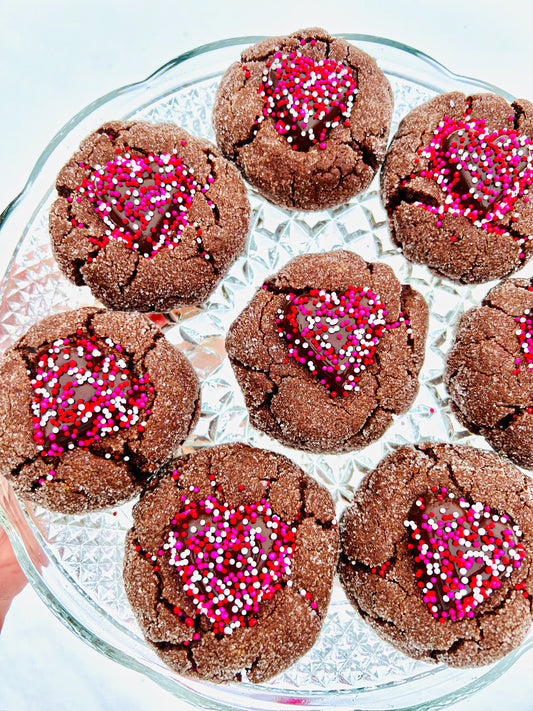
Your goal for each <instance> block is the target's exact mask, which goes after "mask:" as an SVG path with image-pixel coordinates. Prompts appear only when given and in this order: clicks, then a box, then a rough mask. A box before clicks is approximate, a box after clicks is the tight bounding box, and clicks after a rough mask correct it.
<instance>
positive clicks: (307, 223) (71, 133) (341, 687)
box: [0, 35, 533, 711]
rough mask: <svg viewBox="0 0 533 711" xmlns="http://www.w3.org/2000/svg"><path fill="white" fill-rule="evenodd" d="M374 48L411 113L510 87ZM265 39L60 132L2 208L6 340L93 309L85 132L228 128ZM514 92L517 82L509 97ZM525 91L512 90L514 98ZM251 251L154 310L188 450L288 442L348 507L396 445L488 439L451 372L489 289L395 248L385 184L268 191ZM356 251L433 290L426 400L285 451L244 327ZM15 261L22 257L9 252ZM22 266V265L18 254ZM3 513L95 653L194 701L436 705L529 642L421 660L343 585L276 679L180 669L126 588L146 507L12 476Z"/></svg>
mask: <svg viewBox="0 0 533 711" xmlns="http://www.w3.org/2000/svg"><path fill="white" fill-rule="evenodd" d="M345 36H346V38H347V39H349V40H353V41H354V42H355V43H356V44H357V45H358V46H360V47H361V48H362V49H364V50H365V51H367V52H368V53H369V54H371V55H372V56H373V57H375V58H376V59H377V61H378V63H379V65H380V66H381V67H382V69H383V70H384V71H385V72H386V74H387V76H388V77H389V79H390V82H391V84H392V87H393V90H394V95H395V112H394V121H393V127H392V130H393V132H394V131H395V129H396V126H397V124H398V121H399V119H400V118H401V117H402V116H404V115H405V114H406V113H407V112H408V111H409V110H410V109H412V108H413V107H414V106H416V105H418V104H420V103H422V102H423V101H426V100H427V99H429V98H430V97H431V96H433V95H434V94H436V93H439V92H444V91H450V90H452V89H459V90H462V91H464V92H476V91H498V90H496V89H495V87H492V86H490V85H488V84H484V83H482V82H479V81H475V80H472V79H467V78H465V77H460V76H457V75H454V74H452V73H450V72H449V71H447V70H446V69H444V68H443V67H442V66H441V65H440V64H438V63H437V62H435V61H434V60H432V59H431V58H429V57H427V56H426V55H424V54H422V53H420V52H418V51H416V50H414V49H412V48H410V47H406V46H404V45H400V44H397V43H395V42H392V41H390V40H384V39H380V38H377V37H370V36H367V35H345ZM259 39H261V38H260V37H242V38H238V39H230V40H225V41H221V42H216V43H214V44H210V45H205V46H204V47H200V48H198V49H195V50H193V51H191V52H188V53H186V54H184V55H182V56H181V57H178V58H177V59H174V60H172V61H170V62H169V63H168V64H166V65H165V66H164V67H162V68H161V69H160V70H158V71H157V72H156V73H155V74H153V75H152V76H150V77H149V78H148V79H146V80H145V81H142V82H140V83H138V84H132V85H131V86H127V87H124V88H121V89H118V90H117V91H114V92H111V93H110V94H108V95H106V96H104V97H102V98H101V99H99V100H98V101H95V102H94V103H93V104H91V105H90V106H88V107H87V108H86V109H84V110H83V111H81V112H80V113H79V114H78V115H77V116H75V117H74V118H73V119H72V120H71V121H70V122H69V123H68V124H66V126H65V127H64V128H63V129H62V130H61V131H60V133H59V134H58V135H57V136H56V137H55V138H54V139H53V140H52V142H51V143H50V145H49V146H48V148H47V149H46V150H45V152H44V153H43V155H42V156H41V158H40V159H39V161H38V162H37V165H36V166H35V168H34V169H33V171H32V173H31V175H30V178H29V180H28V183H27V185H26V187H25V189H24V191H23V193H22V194H21V195H20V196H19V197H18V198H17V199H16V200H15V201H14V202H13V203H12V204H11V205H10V206H9V207H8V208H7V209H6V210H5V211H4V213H3V215H2V216H1V218H0V223H1V240H2V245H3V254H4V255H5V260H4V263H3V269H4V272H3V278H2V281H1V282H0V348H2V349H4V348H6V347H7V346H8V345H10V344H11V343H12V342H13V341H14V340H15V339H16V338H17V337H18V336H19V335H21V334H22V332H23V331H25V330H26V329H27V328H28V327H29V326H30V325H31V324H32V323H34V322H35V321H36V320H38V319H40V318H42V317H44V316H45V315H47V314H49V313H51V312H56V311H61V310H64V309H65V308H67V307H77V306H81V305H84V304H90V303H93V299H92V297H91V294H90V293H89V291H88V290H87V289H86V288H84V289H79V288H77V287H74V286H72V285H71V284H69V283H68V282H67V281H66V279H65V278H64V277H63V276H62V275H61V273H60V272H59V270H58V268H57V267H56V265H55V262H54V259H53V257H52V254H51V250H50V246H49V240H48V229H47V222H48V210H49V207H50V205H51V203H52V201H53V200H54V197H55V191H54V181H55V176H56V174H57V172H58V171H59V169H60V168H61V166H62V165H63V164H64V163H65V162H66V161H67V160H68V158H69V157H70V155H71V154H72V153H73V152H74V151H75V150H76V148H77V146H78V144H79V143H80V141H81V139H82V138H84V137H85V136H86V135H87V134H88V133H90V132H91V131H92V130H94V129H96V128H97V127H98V126H100V125H101V124H102V123H103V122H104V121H106V120H109V119H126V118H136V119H147V120H150V121H174V122H176V123H179V124H180V125H182V126H183V127H184V128H186V129H188V130H189V131H191V132H193V133H195V134H199V135H202V136H206V137H208V138H211V139H212V138H213V133H212V129H211V121H210V118H211V107H212V103H213V99H214V94H215V90H216V87H217V84H218V81H219V78H220V75H221V74H222V72H223V71H224V70H225V68H226V67H227V66H228V65H229V64H230V63H231V62H233V61H235V60H236V59H237V58H238V57H239V53H240V52H241V50H242V49H244V48H245V47H247V46H249V45H250V44H252V43H254V42H255V41H257V40H259ZM499 93H501V94H503V95H504V96H505V92H503V91H501V90H500V91H499ZM507 98H510V97H507ZM250 198H251V203H252V208H253V226H252V231H251V235H250V241H249V246H248V251H247V253H246V255H245V256H243V257H242V258H240V259H239V260H238V261H237V262H236V264H235V265H234V266H233V268H232V269H231V270H230V272H229V274H228V276H227V277H226V278H225V279H224V280H223V282H222V283H221V284H220V285H219V287H218V289H217V290H216V291H215V293H214V294H213V296H212V297H211V298H210V299H209V301H208V303H207V304H206V305H205V306H204V307H203V308H201V309H198V308H188V309H182V310H180V311H174V312H172V313H170V314H165V315H160V316H158V317H154V318H155V320H156V321H157V322H158V324H159V325H161V326H162V327H163V329H164V331H165V334H166V336H167V338H168V339H169V340H170V341H171V342H172V343H174V344H175V345H176V346H177V347H178V348H180V349H181V350H182V351H183V352H184V353H185V354H186V355H187V356H188V357H189V359H190V360H191V362H192V364H193V365H194V367H195V368H196V370H197V372H198V374H199V376H200V378H201V380H202V414H201V418H200V422H199V424H198V426H197V427H196V429H195V431H194V433H193V435H192V437H191V438H190V439H189V440H188V441H187V443H186V445H185V446H184V450H185V451H191V449H192V448H197V447H203V446H206V445H211V444H218V443H222V442H230V441H236V440H241V441H245V442H249V443H250V444H254V445H257V446H260V447H266V448H267V449H272V450H275V451H278V452H283V453H285V454H287V455H288V456H289V457H291V458H292V459H294V460H295V461H296V462H298V464H300V465H301V466H302V467H303V468H304V469H305V470H306V471H307V472H309V473H310V474H311V475H312V476H314V477H316V478H317V479H318V480H319V481H321V482H323V483H324V484H325V485H326V486H327V488H328V489H329V491H330V492H331V494H332V495H333V497H334V498H335V501H336V503H337V507H338V512H339V513H340V512H341V511H342V509H343V508H344V506H345V505H346V502H347V501H349V500H350V499H351V497H352V494H353V492H354V490H355V488H356V487H357V485H358V482H359V481H360V479H361V477H362V476H363V475H364V474H365V473H366V472H368V471H370V470H371V469H373V468H374V467H375V466H376V464H377V463H378V462H379V460H380V459H381V458H382V457H383V456H384V455H385V454H387V453H388V452H390V451H391V450H392V449H394V448H395V447H397V446H399V445H401V444H404V443H408V442H418V441H419V440H421V439H424V438H430V437H433V438H439V439H444V440H447V441H450V442H470V443H473V444H476V445H478V446H481V447H487V445H486V444H485V442H484V440H482V439H480V438H478V437H475V436H473V435H470V434H469V433H468V432H466V431H465V430H463V429H462V428H461V427H460V426H459V425H458V423H457V422H456V420H455V419H454V418H453V416H452V414H451V412H450V409H449V407H448V406H447V404H446V394H445V391H444V387H443V382H442V371H443V362H444V360H443V359H444V356H445V353H446V351H447V349H448V347H449V344H450V339H451V334H452V332H453V325H454V323H455V321H456V319H457V318H458V316H459V315H460V314H461V313H463V311H464V310H465V309H467V308H469V307H470V306H471V305H473V304H477V303H478V302H479V300H480V298H482V296H483V295H484V294H485V293H486V291H487V289H488V288H489V287H490V285H484V286H480V287H474V288H471V287H461V286H455V285H453V284H450V283H447V282H444V281H442V280H440V279H438V278H436V277H434V276H432V275H431V274H430V273H429V272H428V271H427V270H426V269H425V268H424V267H418V266H413V265H411V264H409V263H408V262H406V261H405V259H404V258H403V257H402V256H401V254H400V253H399V251H398V250H397V249H396V248H394V247H393V245H392V243H391V240H390V237H389V234H388V231H387V226H386V218H385V213H384V211H383V208H382V207H381V204H380V201H379V194H378V183H377V180H376V181H374V182H373V183H372V185H371V186H370V188H369V189H368V190H367V191H366V192H365V193H363V194H362V195H360V196H359V197H358V198H355V199H353V200H352V201H351V202H350V203H349V204H348V205H344V206H342V207H339V208H335V209H333V210H330V211H328V212H314V213H310V214H305V213H301V212H291V211H287V210H283V209H279V208H277V207H274V206H273V205H270V204H269V203H267V202H265V201H264V200H262V199H261V198H260V197H259V196H258V195H257V194H255V193H254V192H253V191H252V192H251V194H250ZM340 247H345V248H347V249H350V250H353V251H355V252H357V253H358V254H360V255H361V256H362V257H364V258H365V259H367V260H380V261H382V262H386V263H387V264H389V265H390V266H391V267H393V268H394V270H395V272H396V274H397V276H398V278H399V279H400V280H401V281H402V282H406V283H409V284H411V285H412V286H413V287H415V288H416V289H418V290H419V291H421V292H422V294H423V295H424V297H425V298H426V300H427V302H428V304H429V308H430V311H431V319H430V330H429V337H428V342H427V349H426V361H425V364H424V368H423V371H422V373H421V387H420V392H419V394H418V397H417V399H416V401H415V403H414V405H413V406H412V408H411V410H410V411H409V412H408V413H407V414H405V415H404V416H402V417H396V418H395V420H394V424H393V425H392V427H391V428H390V429H389V430H388V431H387V433H386V434H385V436H383V437H382V438H381V439H380V440H379V441H378V442H376V443H374V444H372V445H371V446H369V447H366V448H365V449H363V450H362V451H360V452H353V453H350V454H345V455H327V456H323V455H322V456H318V455H311V454H306V453H302V452H298V451H296V450H291V449H287V448H284V447H282V446H281V445H280V444H278V443H277V442H276V441H274V440H272V439H270V438H269V437H267V436H266V435H263V434H260V433H258V432H256V431H254V430H253V429H252V428H251V427H250V426H249V423H248V416H247V412H246V409H245V407H244V403H243V398H242V395H241V392H240V389H239V388H238V386H237V384H236V382H235V379H234V377H233V373H232V370H231V367H230V365H229V362H228V360H227V359H226V358H225V353H224V335H225V333H226V331H227V328H228V326H229V324H230V323H231V322H232V320H233V319H234V318H235V316H236V315H237V314H238V313H239V311H240V310H241V309H242V307H243V305H244V304H245V303H246V302H247V301H248V300H249V299H250V298H251V296H252V294H253V293H254V291H255V289H256V288H257V287H258V286H259V285H260V284H261V283H262V281H263V279H264V277H265V276H266V275H268V274H271V273H272V272H274V271H276V270H278V269H279V268H280V267H281V266H282V265H283V264H285V263H286V262H287V261H288V260H289V259H290V258H292V257H293V256H295V255H297V254H302V253H307V252H314V251H328V250H331V249H336V248H340ZM9 260H10V261H9ZM8 262H9V263H8ZM0 479H1V480H2V481H1V482H0V523H1V524H2V525H3V526H5V528H6V529H7V532H8V534H9V536H10V538H11V541H12V543H13V547H14V549H15V552H16V554H17V557H18V559H19V561H20V563H21V565H22V567H23V569H24V571H25V573H26V574H27V576H28V578H29V580H30V582H31V583H32V585H33V586H34V587H35V589H36V590H37V592H38V593H39V595H40V596H41V597H42V598H43V599H44V600H45V601H46V603H47V604H48V606H49V607H50V609H51V610H52V611H53V612H54V613H55V614H56V615H57V616H58V617H59V618H60V619H61V620H62V621H63V622H64V623H65V624H66V625H67V626H68V627H70V628H71V629H72V630H73V631H74V632H76V634H78V635H79V636H80V637H82V638H83V639H85V640H86V641H87V642H88V643H89V644H90V645H91V646H92V647H94V648H96V649H98V650H100V651H101V652H103V653H104V654H105V655H107V656H108V657H110V658H112V659H115V660H116V661H119V662H121V663H122V664H124V665H125V666H128V667H130V668H132V669H136V670H138V671H140V672H142V673H144V674H146V675H147V676H149V677H150V678H152V679H154V680H155V681H157V682H158V683H159V684H161V686H163V687H164V688H166V689H168V690H169V691H171V692H173V693H174V694H176V696H179V697H181V698H183V699H184V700H186V701H188V702H190V703H192V704H194V705H197V706H201V707H205V708H212V709H248V708H250V707H253V708H254V709H258V710H264V711H267V710H270V711H276V710H281V709H288V708H289V707H293V706H294V705H305V707H306V708H307V709H325V708H327V709H332V708H336V709H415V708H416V709H419V708H420V709H421V708H424V709H429V708H438V707H442V706H445V705H447V704H448V703H451V702H452V701H454V700H457V699H458V698H461V697H464V696H467V695H469V694H471V693H473V692H474V691H476V690H477V689H480V688H482V687H483V686H485V685H486V684H488V683H489V682H490V681H492V680H493V679H495V678H497V677H498V676H500V675H501V674H502V672H503V671H504V670H505V669H507V668H508V667H509V666H510V665H511V664H512V663H513V662H514V661H515V660H516V659H517V658H518V657H519V656H520V655H521V654H522V653H523V652H524V651H525V650H526V649H528V648H529V647H531V646H532V645H533V639H532V637H531V636H530V637H529V638H528V640H527V641H526V642H525V643H524V644H523V645H522V647H521V648H520V649H518V650H516V651H515V652H513V653H512V654H510V655H508V656H507V657H506V658H505V659H504V660H502V661H500V662H499V663H498V664H495V665H493V666H491V667H485V668H483V669H477V670H462V671H461V670H457V669H448V668H446V667H444V666H442V665H441V666H430V665H427V664H424V663H420V662H415V661H413V660H411V659H409V658H408V657H406V656H404V655H403V654H401V653H400V652H398V651H396V650H395V649H394V648H393V647H391V646H390V645H388V644H387V643H385V642H383V641H382V640H380V639H379V638H378V637H377V636H376V635H375V634H374V633H373V632H372V631H371V630H370V629H369V628H368V627H367V626H366V625H365V624H363V623H362V621H361V620H360V619H359V617H358V616H357V615H356V614H355V612H354V611H353V610H352V608H351V607H350V605H349V604H348V602H347V601H346V598H345V597H344V594H343V592H342V590H341V588H340V585H339V583H338V582H336V583H335V588H334V592H333V598H332V602H331V606H330V610H329V613H328V616H327V619H326V621H325V624H324V627H323V630H322V633H321V635H320V638H319V639H318V641H317V643H316V645H315V646H314V647H313V649H312V650H311V651H310V652H309V653H308V654H307V655H305V657H303V658H302V659H301V660H300V661H299V662H298V663H297V664H295V665H294V666H293V667H291V668H290V669H289V670H288V671H286V672H285V673H283V674H281V675H279V676H278V677H276V678H275V679H273V680H272V681H271V682H270V683H267V684H264V685H260V686H254V685H252V684H248V683H243V684H240V685H228V686H223V687H220V686H215V685H212V684H209V683H204V682H199V681H196V680H193V679H189V678H184V677H179V676H177V675H176V674H174V673H172V672H171V671H170V670H168V669H167V668H166V667H165V666H164V665H163V664H162V663H160V662H159V660H158V658H157V657H156V656H155V654H154V653H153V652H152V651H151V650H150V649H149V648H148V647H147V646H146V644H145V643H144V641H143V639H142V636H141V634H140V632H139V629H138V627H137V625H136V623H135V621H134V618H133V615H132V612H131V610H130V607H129V605H128V603H127V600H126V597H125V593H124V588H123V584H122V554H123V543H124V536H125V532H126V531H127V529H128V528H129V526H130V522H131V504H129V505H126V506H123V507H121V508H120V509H118V510H116V511H106V512H103V513H95V514H89V515H86V516H61V515H58V514H53V513H49V512H47V511H44V510H42V509H36V510H32V509H31V508H30V507H28V506H24V504H23V503H22V502H18V501H17V500H16V498H15V497H14V495H13V492H12V491H11V490H10V488H9V487H8V485H7V482H6V481H5V480H4V479H3V477H0Z"/></svg>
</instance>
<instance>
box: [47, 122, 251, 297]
mask: <svg viewBox="0 0 533 711" xmlns="http://www.w3.org/2000/svg"><path fill="white" fill-rule="evenodd" d="M56 187H57V192H58V193H59V198H58V199H57V200H56V202H55V203H54V204H53V206H52V210H51V212H50V234H51V237H52V247H53V250H54V255H55V257H56V259H57V262H58V264H59V266H60V268H61V270H62V271H63V272H64V274H65V275H66V276H67V277H68V278H69V279H70V280H71V281H72V282H74V283H75V284H77V285H78V286H83V285H84V284H86V285H87V286H88V287H89V288H90V289H91V291H92V293H93V294H94V296H95V297H96V298H97V299H100V301H101V302H102V303H103V304H105V305H106V306H108V307H109V308H112V309H119V310H120V309H123V310H127V311H134V310H135V311H169V310H170V309H173V308H175V307H178V306H183V305H188V304H189V305H190V304H200V303H202V302H203V301H205V299H206V298H207V297H208V296H209V294H211V292H212V291H213V290H214V288H215V287H216V285H217V284H218V282H219V281H220V279H221V278H222V277H223V276H224V275H225V274H226V272H227V271H228V269H229V268H230V266H231V265H232V264H233V262H234V261H235V259H236V258H237V257H238V256H239V255H240V254H241V253H242V252H243V251H244V248H245V245H246V238H247V235H248V229H249V216H250V207H249V204H248V199H247V197H246V189H245V187H244V183H243V181H242V179H241V177H240V175H239V173H238V171H237V170H236V169H235V166H233V165H232V164H231V163H228V161H226V160H225V159H224V158H223V157H222V156H221V154H220V151H218V150H217V149H216V148H215V147H214V146H213V145H212V144H211V143H208V141H205V140H204V139H203V138H197V137H195V136H191V135H189V134H188V133H186V131H184V130H183V129H181V128H178V127H177V126H175V125H174V124H170V123H162V124H151V123H146V122H142V121H112V122H110V123H106V124H104V125H103V126H102V127H101V128H99V129H98V131H95V132H94V133H92V134H91V135H90V136H88V137H87V138H86V139H85V140H84V141H83V142H82V144H81V146H80V149H79V151H78V152H77V153H75V154H74V155H73V156H72V158H71V159H70V161H69V162H68V163H67V164H66V166H65V167H64V168H63V169H62V170H61V172H60V173H59V176H58V178H57V183H56Z"/></svg>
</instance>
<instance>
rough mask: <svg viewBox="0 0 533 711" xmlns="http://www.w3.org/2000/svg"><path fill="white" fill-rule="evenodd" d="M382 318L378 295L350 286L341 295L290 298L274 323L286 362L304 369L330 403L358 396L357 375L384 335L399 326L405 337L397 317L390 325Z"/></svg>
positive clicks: (383, 309)
mask: <svg viewBox="0 0 533 711" xmlns="http://www.w3.org/2000/svg"><path fill="white" fill-rule="evenodd" d="M386 317H387V309H386V306H385V305H384V304H383V303H381V301H380V298H379V296H378V295H377V294H375V293H374V292H372V291H371V290H370V289H369V288H367V287H364V288H356V287H353V286H351V287H349V288H348V289H347V291H345V292H344V293H337V292H335V291H331V292H330V291H326V290H324V289H311V290H310V291H309V292H308V293H305V294H302V295H300V296H298V295H296V294H293V293H289V294H287V295H286V302H285V305H284V307H283V308H280V309H278V312H277V318H276V323H277V324H278V328H277V330H278V334H279V337H280V338H283V339H285V340H286V341H287V345H288V348H289V357H290V358H295V359H296V360H297V361H298V362H299V363H302V365H305V366H306V367H307V369H308V370H309V371H310V372H311V373H313V375H315V376H316V377H317V378H318V379H319V381H320V383H321V384H322V385H324V386H325V387H326V388H328V389H329V392H330V395H331V397H337V396H338V395H342V396H344V397H347V396H348V394H349V393H350V392H357V391H358V390H359V385H358V383H359V380H360V374H361V372H362V371H364V370H365V369H366V368H368V367H370V366H371V365H372V364H373V363H374V356H375V352H376V349H377V347H378V344H379V342H380V339H381V337H382V335H383V333H384V332H385V331H387V330H391V329H394V328H398V326H400V324H401V323H405V324H406V325H407V327H408V332H410V329H409V321H408V320H406V319H405V318H404V316H403V314H402V313H400V316H399V318H398V320H397V321H394V322H392V323H387V321H386ZM285 362H288V360H287V361H285Z"/></svg>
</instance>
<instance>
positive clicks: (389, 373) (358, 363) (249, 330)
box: [226, 250, 428, 452]
mask: <svg viewBox="0 0 533 711" xmlns="http://www.w3.org/2000/svg"><path fill="white" fill-rule="evenodd" d="M427 323H428V310H427V305H426V303H425V301H424V299H423V298H422V296H421V295H420V294H419V293H418V292H417V291H415V290H414V289H412V288H411V287H409V286H405V285H401V284H400V283H399V281H398V280H397V279H396V277H395V276H394V273H393V271H392V269H391V268H390V267H388V266H386V265H384V264H379V263H375V264H372V263H368V262H365V261H364V260H363V259H362V258H361V257H359V256H357V255H356V254H354V253H353V252H348V251H340V250H339V251H335V252H329V253H325V254H308V255H303V256H299V257H296V258H295V259H293V260H292V261H290V262H289V263H288V264H287V265H286V266H285V267H283V269H281V271H279V272H278V273H277V274H274V275H273V276H272V277H270V278H269V279H267V280H266V282H265V283H264V285H263V287H262V288H261V289H259V290H258V291H257V293H256V294H255V296H254V297H253V299H252V301H251V302H250V304H248V306H247V307H246V308H245V309H244V311H243V312H242V313H241V314H240V315H239V316H238V317H237V319H236V320H235V321H234V323H233V324H232V325H231V327H230V329H229V331H228V336H227V338H226V350H227V352H228V356H229V359H230V362H231V364H232V366H233V370H234V372H235V375H236V378H237V381H238V382H239V385H240V386H241V388H242V390H243V392H244V397H245V401H246V406H247V407H248V410H249V412H250V421H251V423H252V424H253V425H254V427H257V429H259V430H262V431H263V432H266V433H267V434H269V435H270V436H272V437H275V438H276V439H278V440H279V441H280V442H283V444H286V445H288V446H289V447H295V448H297V449H304V450H308V451H311V452H347V451H350V450H352V449H358V448H360V447H364V446H366V445H367V444H369V443H370V442H373V441H374V440H376V439H378V438H379V437H381V435H382V434H383V433H384V432H385V430H386V429H387V428H388V427H389V425H390V424H391V423H392V415H393V414H400V413H402V412H405V411H406V410H407V409H408V408H409V406H410V405H411V403H412V401H413V400H414V397H415V395H416V393H417V390H418V373H419V371H420V368H421V366H422V362H423V359H424V343H425V338H426V331H427Z"/></svg>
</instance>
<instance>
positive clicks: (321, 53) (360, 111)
mask: <svg viewBox="0 0 533 711" xmlns="http://www.w3.org/2000/svg"><path fill="white" fill-rule="evenodd" d="M392 110H393V95H392V90H391V88H390V86H389V83H388V81H387V79H386V78H385V75H384V74H383V72H382V71H381V70H380V69H379V68H378V66H377V64H376V62H375V61H374V60H373V59H372V58H371V57H369V56H368V55H367V54H365V53H364V52H362V51H361V50H360V49H357V47H354V46H353V45H352V44H350V43H349V42H346V41H345V40H343V39H338V38H335V37H332V36H331V35H329V34H328V33H327V32H325V31H324V30H322V29H319V28H312V29H307V30H300V31H299V32H294V33H293V34H291V35H289V36H288V37H271V38H269V39H266V40H263V41H261V42H258V43H257V44H256V45H254V46H253V47H250V48H248V49H246V50H245V51H244V52H243V53H242V55H241V61H239V62H235V63H234V64H232V65H231V67H229V69H228V70H227V71H226V73H225V74H224V76H223V77H222V80H221V82H220V86H219V88H218V91H217V95H216V99H215V105H214V109H213V127H214V130H215V135H216V139H217V143H218V145H219V147H220V149H221V150H222V152H223V153H224V155H225V156H226V157H227V158H229V159H230V160H233V161H235V163H236V165H237V167H238V168H239V170H240V171H241V172H242V174H243V176H244V177H245V178H246V180H247V181H248V182H249V183H250V184H251V185H253V186H254V187H255V188H257V190H258V191H259V192H260V193H261V194H262V195H264V196H265V197H266V198H267V199H268V200H270V201H272V202H273V203H275V204H276V205H282V206H284V207H289V208H296V209H299V210H322V209H325V208H328V207H332V206H333V205H339V204H342V203H345V202H347V201H348V200H349V199H350V198H351V197H352V196H353V195H356V194H357V193H359V192H361V191H362V190H364V189H365V188H366V187H367V186H368V185H369V184H370V182H371V181H372V178H373V177H374V175H375V173H376V172H377V170H378V169H379V166H380V165H381V162H382V161H383V158H384V156H385V151H386V146H387V138H388V134H389V128H390V123H391V118H392Z"/></svg>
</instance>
